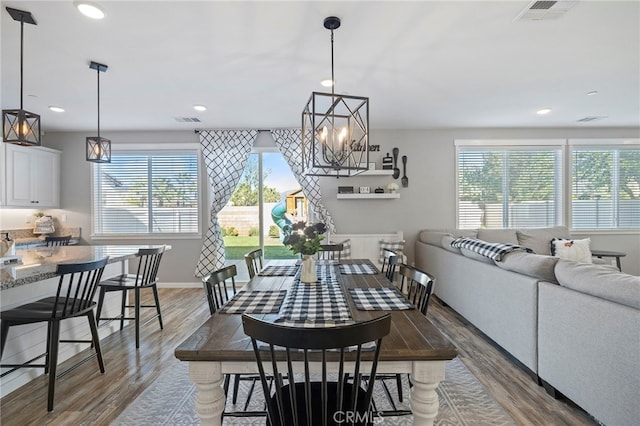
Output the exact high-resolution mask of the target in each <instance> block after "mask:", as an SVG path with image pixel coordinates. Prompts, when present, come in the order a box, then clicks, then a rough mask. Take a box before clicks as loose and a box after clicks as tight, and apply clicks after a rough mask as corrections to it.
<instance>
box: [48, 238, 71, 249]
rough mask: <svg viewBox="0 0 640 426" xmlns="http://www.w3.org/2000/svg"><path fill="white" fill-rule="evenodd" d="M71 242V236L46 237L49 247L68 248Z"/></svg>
mask: <svg viewBox="0 0 640 426" xmlns="http://www.w3.org/2000/svg"><path fill="white" fill-rule="evenodd" d="M70 240H71V235H64V236H61V237H51V236H46V237H44V241H45V243H47V247H59V246H68V245H69V241H70Z"/></svg>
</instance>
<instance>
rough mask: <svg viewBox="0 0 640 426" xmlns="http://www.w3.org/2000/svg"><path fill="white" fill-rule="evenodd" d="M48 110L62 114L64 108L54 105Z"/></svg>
mask: <svg viewBox="0 0 640 426" xmlns="http://www.w3.org/2000/svg"><path fill="white" fill-rule="evenodd" d="M49 109H50V110H51V111H53V112H64V108H62V107H59V106H55V105H51V106H50V107H49Z"/></svg>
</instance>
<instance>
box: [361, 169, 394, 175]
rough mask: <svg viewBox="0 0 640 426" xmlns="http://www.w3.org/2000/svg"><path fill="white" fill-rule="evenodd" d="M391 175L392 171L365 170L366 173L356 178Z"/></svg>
mask: <svg viewBox="0 0 640 426" xmlns="http://www.w3.org/2000/svg"><path fill="white" fill-rule="evenodd" d="M391 175H393V170H367V171H366V172H362V173H360V174H359V175H356V176H391Z"/></svg>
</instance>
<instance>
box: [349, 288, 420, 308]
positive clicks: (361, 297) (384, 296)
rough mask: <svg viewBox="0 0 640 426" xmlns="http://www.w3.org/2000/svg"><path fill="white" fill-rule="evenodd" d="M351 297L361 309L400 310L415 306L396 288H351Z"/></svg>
mask: <svg viewBox="0 0 640 426" xmlns="http://www.w3.org/2000/svg"><path fill="white" fill-rule="evenodd" d="M349 293H351V298H352V299H353V303H355V305H356V308H358V309H360V310H361V311H400V310H403V309H413V308H414V306H413V305H412V304H411V303H409V301H408V300H407V299H406V298H405V297H404V296H403V295H402V294H401V293H400V292H399V291H398V289H396V288H350V289H349Z"/></svg>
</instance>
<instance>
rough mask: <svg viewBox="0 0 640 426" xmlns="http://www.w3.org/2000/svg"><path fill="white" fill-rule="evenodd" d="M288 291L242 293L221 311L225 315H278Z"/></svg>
mask: <svg viewBox="0 0 640 426" xmlns="http://www.w3.org/2000/svg"><path fill="white" fill-rule="evenodd" d="M286 295H287V291H286V290H276V291H241V292H240V293H238V294H236V295H235V296H234V297H233V299H231V300H229V301H228V302H227V303H226V304H225V305H224V306H223V307H222V309H220V312H221V313H223V314H243V313H246V314H277V313H278V312H279V311H280V307H281V306H282V302H283V301H284V299H285V296H286Z"/></svg>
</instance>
